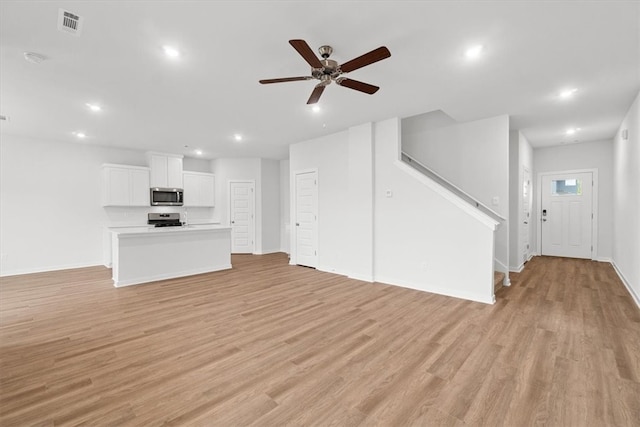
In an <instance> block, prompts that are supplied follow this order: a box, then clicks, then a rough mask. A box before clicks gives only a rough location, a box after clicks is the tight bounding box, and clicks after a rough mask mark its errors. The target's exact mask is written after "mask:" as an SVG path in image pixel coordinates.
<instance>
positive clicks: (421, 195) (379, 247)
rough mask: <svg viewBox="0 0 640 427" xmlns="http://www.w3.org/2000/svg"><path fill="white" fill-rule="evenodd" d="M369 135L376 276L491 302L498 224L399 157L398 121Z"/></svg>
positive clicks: (382, 125)
mask: <svg viewBox="0 0 640 427" xmlns="http://www.w3.org/2000/svg"><path fill="white" fill-rule="evenodd" d="M374 135H375V136H374V140H375V150H374V151H375V167H374V170H375V189H376V190H375V200H374V206H375V214H374V218H375V221H374V236H375V238H374V242H375V244H374V265H375V279H376V281H378V282H382V283H389V284H395V285H400V286H405V287H409V288H413V289H419V290H422V291H427V292H434V293H438V294H443V295H449V296H454V297H459V298H464V299H469V300H473V301H480V302H484V303H492V302H494V301H495V300H494V292H493V271H494V270H493V266H494V261H493V260H494V231H495V230H496V228H497V226H498V224H499V223H498V221H496V220H494V219H492V218H490V217H489V216H488V215H486V214H484V213H483V212H481V211H479V210H478V209H476V208H475V207H473V206H470V205H469V204H468V203H467V202H465V201H464V200H462V199H461V198H459V197H458V196H456V195H455V194H453V193H452V192H450V191H448V190H447V189H445V188H444V187H442V186H440V185H439V184H437V183H436V182H435V181H433V180H431V179H430V178H428V177H426V176H424V175H423V174H421V173H420V172H418V171H416V170H415V169H413V168H412V167H410V166H408V165H406V164H405V163H403V162H401V161H400V160H399V158H400V121H399V120H398V119H390V120H386V121H383V122H378V123H375V125H374Z"/></svg>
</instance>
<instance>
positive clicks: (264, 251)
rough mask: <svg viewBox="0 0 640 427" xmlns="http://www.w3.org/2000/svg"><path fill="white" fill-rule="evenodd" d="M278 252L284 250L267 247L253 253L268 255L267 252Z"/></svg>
mask: <svg viewBox="0 0 640 427" xmlns="http://www.w3.org/2000/svg"><path fill="white" fill-rule="evenodd" d="M277 252H282V251H281V250H280V249H267V250H262V251H260V252H254V253H253V255H267V254H275V253H277Z"/></svg>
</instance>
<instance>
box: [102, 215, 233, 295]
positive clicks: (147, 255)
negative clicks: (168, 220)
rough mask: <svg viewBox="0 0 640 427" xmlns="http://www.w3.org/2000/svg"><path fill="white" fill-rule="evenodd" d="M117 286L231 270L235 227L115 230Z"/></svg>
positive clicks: (114, 273) (113, 267) (113, 237)
mask: <svg viewBox="0 0 640 427" xmlns="http://www.w3.org/2000/svg"><path fill="white" fill-rule="evenodd" d="M111 251H112V259H111V262H112V270H113V276H112V277H113V284H114V286H116V287H120V286H128V285H137V284H140V283H147V282H153V281H156V280H164V279H172V278H175V277H183V276H191V275H194V274H201V273H209V272H212V271H219V270H226V269H230V268H231V228H230V227H223V226H220V225H209V226H184V227H164V228H153V227H134V228H128V229H119V230H111Z"/></svg>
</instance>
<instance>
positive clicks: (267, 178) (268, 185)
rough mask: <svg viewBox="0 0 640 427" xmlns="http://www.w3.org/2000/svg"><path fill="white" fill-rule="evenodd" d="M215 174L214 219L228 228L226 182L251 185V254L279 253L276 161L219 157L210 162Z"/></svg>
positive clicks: (278, 203)
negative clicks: (253, 227) (252, 234)
mask: <svg viewBox="0 0 640 427" xmlns="http://www.w3.org/2000/svg"><path fill="white" fill-rule="evenodd" d="M211 169H212V170H213V172H214V174H215V175H216V210H215V218H216V220H218V221H220V223H222V224H225V225H229V181H254V182H255V249H254V250H255V253H256V254H263V253H269V252H277V251H279V250H280V189H279V183H280V168H279V164H278V161H277V160H266V159H259V158H223V159H215V160H212V161H211Z"/></svg>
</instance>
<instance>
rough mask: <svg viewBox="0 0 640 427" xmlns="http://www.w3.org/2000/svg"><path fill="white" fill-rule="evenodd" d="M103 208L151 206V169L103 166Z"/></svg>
mask: <svg viewBox="0 0 640 427" xmlns="http://www.w3.org/2000/svg"><path fill="white" fill-rule="evenodd" d="M102 206H150V200H149V168H144V167H139V166H126V165H110V164H105V165H102Z"/></svg>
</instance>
